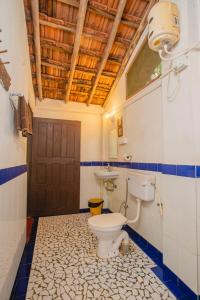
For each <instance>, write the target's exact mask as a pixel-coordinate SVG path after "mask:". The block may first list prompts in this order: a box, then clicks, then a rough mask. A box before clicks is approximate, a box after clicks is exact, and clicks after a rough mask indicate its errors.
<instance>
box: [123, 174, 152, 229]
mask: <svg viewBox="0 0 200 300" xmlns="http://www.w3.org/2000/svg"><path fill="white" fill-rule="evenodd" d="M129 194H130V195H132V196H134V197H135V198H136V202H137V210H136V217H135V218H134V219H132V220H128V221H127V223H128V224H134V223H137V222H138V220H139V218H140V211H141V202H142V201H147V202H148V201H153V200H154V198H155V176H153V175H151V174H145V173H140V172H130V173H128V176H127V178H126V199H125V201H124V202H122V204H121V206H120V210H119V211H121V209H122V208H123V207H124V209H125V216H126V212H127V208H128V205H127V202H128V196H129Z"/></svg>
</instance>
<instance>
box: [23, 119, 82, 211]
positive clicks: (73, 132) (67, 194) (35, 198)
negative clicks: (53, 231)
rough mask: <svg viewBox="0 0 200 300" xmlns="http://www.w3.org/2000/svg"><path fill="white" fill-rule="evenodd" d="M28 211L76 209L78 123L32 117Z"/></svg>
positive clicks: (78, 196)
mask: <svg viewBox="0 0 200 300" xmlns="http://www.w3.org/2000/svg"><path fill="white" fill-rule="evenodd" d="M31 144H32V149H31V150H32V151H29V153H31V159H30V163H29V173H30V174H29V175H30V184H29V186H30V191H29V197H28V199H29V200H28V201H29V203H28V213H29V215H31V216H49V215H60V214H70V213H77V212H79V198H80V122H77V121H63V120H52V119H41V118H34V119H33V136H32V142H31Z"/></svg>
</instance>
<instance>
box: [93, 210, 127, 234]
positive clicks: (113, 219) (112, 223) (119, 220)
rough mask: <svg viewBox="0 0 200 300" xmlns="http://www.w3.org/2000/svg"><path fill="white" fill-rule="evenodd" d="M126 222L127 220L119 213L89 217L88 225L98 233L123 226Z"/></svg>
mask: <svg viewBox="0 0 200 300" xmlns="http://www.w3.org/2000/svg"><path fill="white" fill-rule="evenodd" d="M126 221H127V219H126V218H125V217H124V216H123V215H122V214H120V213H109V214H102V215H98V216H93V217H90V218H89V219H88V224H89V226H91V227H93V228H94V229H95V230H98V231H111V230H115V229H116V228H117V227H121V226H123V225H124V224H125V223H126Z"/></svg>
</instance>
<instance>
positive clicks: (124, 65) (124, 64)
mask: <svg viewBox="0 0 200 300" xmlns="http://www.w3.org/2000/svg"><path fill="white" fill-rule="evenodd" d="M156 2H157V0H150V1H149V3H148V6H147V8H146V11H145V13H144V15H143V18H142V21H141V23H140V26H139V27H138V30H137V32H136V34H135V36H134V38H133V40H132V42H131V44H130V46H129V48H128V50H127V52H126V54H125V56H124V58H123V61H122V64H121V67H120V69H119V71H118V73H117V77H116V79H115V82H114V83H113V85H112V87H111V89H110V92H109V93H108V96H107V99H106V101H105V103H104V104H103V107H105V105H106V104H107V102H108V99H109V97H110V95H111V94H112V92H113V91H114V89H115V87H116V85H117V83H118V82H119V80H120V78H121V76H122V74H123V72H124V70H125V67H126V65H127V62H128V60H129V58H130V57H131V55H132V53H133V50H134V49H135V47H136V45H137V42H138V40H139V38H140V36H141V33H142V32H143V30H144V28H145V26H146V20H147V17H148V14H149V12H150V10H151V8H152V7H153V5H154V4H155V3H156Z"/></svg>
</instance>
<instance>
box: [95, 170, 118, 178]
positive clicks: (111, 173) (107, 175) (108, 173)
mask: <svg viewBox="0 0 200 300" xmlns="http://www.w3.org/2000/svg"><path fill="white" fill-rule="evenodd" d="M94 174H95V175H96V176H97V177H98V178H99V179H115V178H117V177H118V176H119V173H118V172H116V171H107V170H99V171H96V172H95V173H94Z"/></svg>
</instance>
